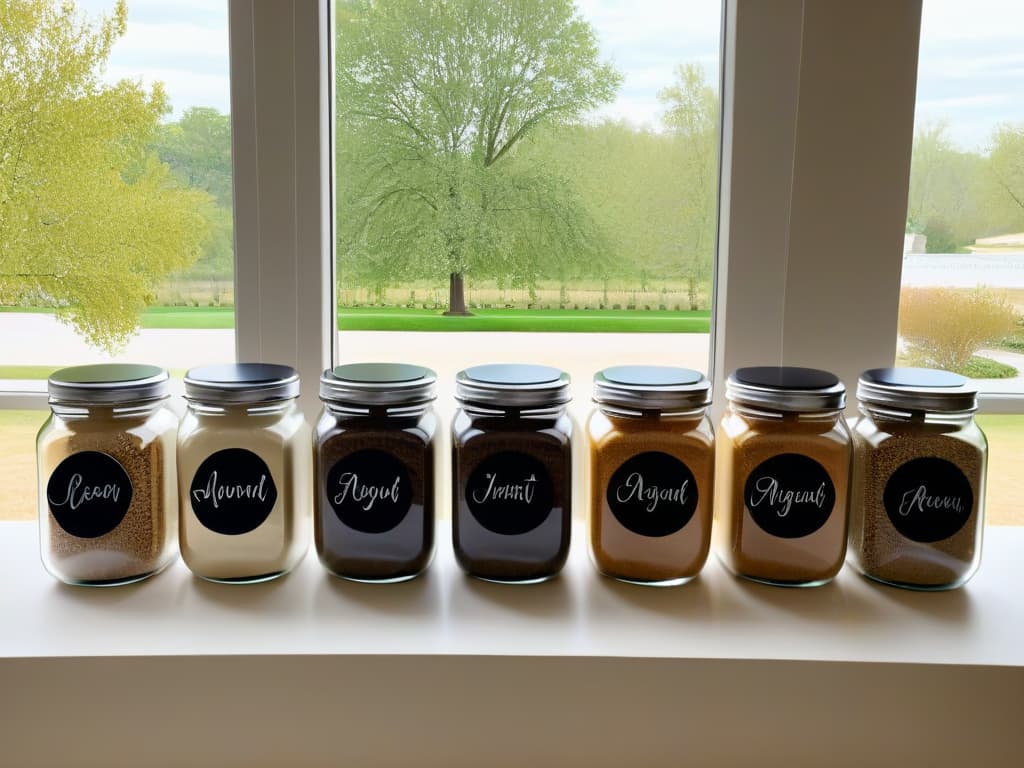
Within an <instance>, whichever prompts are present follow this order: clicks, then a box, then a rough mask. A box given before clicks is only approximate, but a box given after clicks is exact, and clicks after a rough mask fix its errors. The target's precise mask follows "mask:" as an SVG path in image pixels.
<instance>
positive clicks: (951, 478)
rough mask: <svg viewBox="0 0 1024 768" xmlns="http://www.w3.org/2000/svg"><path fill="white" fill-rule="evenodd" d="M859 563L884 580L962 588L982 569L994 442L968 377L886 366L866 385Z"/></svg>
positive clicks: (855, 499) (859, 437) (859, 454)
mask: <svg viewBox="0 0 1024 768" xmlns="http://www.w3.org/2000/svg"><path fill="white" fill-rule="evenodd" d="M857 399H858V401H859V403H860V412H861V414H862V416H861V418H860V419H858V420H857V423H856V425H855V426H854V430H853V445H854V454H853V456H854V458H853V474H852V477H851V480H850V483H851V486H850V556H851V560H852V561H853V563H854V565H856V566H857V568H858V569H859V570H860V571H861V572H862V573H863V574H864V575H866V576H869V577H870V578H872V579H875V580H876V581H881V582H884V583H886V584H891V585H894V586H899V587H908V588H910V589H922V590H938V589H952V588H954V587H959V586H961V585H962V584H964V583H966V582H967V580H968V579H970V578H971V576H973V575H974V573H975V571H977V569H978V565H979V564H980V562H981V538H982V531H983V529H984V522H985V467H986V462H987V458H988V443H987V442H986V440H985V435H984V433H983V432H982V431H981V428H980V427H978V425H977V423H976V422H975V420H974V411H975V409H976V408H977V390H976V389H975V388H974V387H972V386H970V385H969V384H968V382H967V379H965V378H964V377H962V376H958V375H956V374H954V373H948V372H946V371H936V370H929V369H924V368H877V369H874V370H870V371H865V372H864V373H863V374H861V377H860V381H859V382H858V383H857Z"/></svg>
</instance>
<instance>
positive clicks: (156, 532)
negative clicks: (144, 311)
mask: <svg viewBox="0 0 1024 768" xmlns="http://www.w3.org/2000/svg"><path fill="white" fill-rule="evenodd" d="M48 390H49V401H50V409H51V414H50V416H49V418H48V419H47V420H46V422H45V423H44V424H43V426H42V428H41V429H40V430H39V435H38V437H37V439H36V450H37V459H38V467H39V528H40V537H39V538H40V544H41V548H42V558H43V565H44V566H46V570H48V571H49V572H50V573H51V574H53V575H54V576H56V577H57V578H58V579H60V580H61V581H64V582H66V583H68V584H81V585H90V586H111V585H115V584H128V583H131V582H133V581H140V580H142V579H145V578H147V577H149V576H152V575H153V574H155V573H158V572H160V571H161V570H163V569H164V568H166V567H167V566H168V565H169V564H170V563H171V562H172V561H173V560H174V557H175V555H176V554H177V546H176V544H177V532H178V527H177V526H178V519H177V514H178V501H177V487H176V485H175V482H174V434H175V430H176V429H177V426H178V418H177V416H175V414H174V412H173V411H172V410H171V409H170V408H169V407H168V406H167V402H168V397H169V395H168V375H167V371H165V370H164V369H163V368H159V367H157V366H154V365H112V364H105V365H83V366H77V367H74V368H64V369H63V370H59V371H57V372H56V373H54V374H53V375H52V376H50V379H49V382H48Z"/></svg>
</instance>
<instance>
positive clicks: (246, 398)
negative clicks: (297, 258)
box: [178, 363, 311, 584]
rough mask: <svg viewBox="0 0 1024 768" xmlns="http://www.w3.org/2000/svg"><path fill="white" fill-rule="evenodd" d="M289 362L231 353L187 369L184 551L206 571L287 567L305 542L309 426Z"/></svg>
mask: <svg viewBox="0 0 1024 768" xmlns="http://www.w3.org/2000/svg"><path fill="white" fill-rule="evenodd" d="M298 396H299V375H298V373H296V371H295V369H294V368H291V367H289V366H287V365H268V364H264V363H232V364H228V365H209V366H202V367H200V368H193V369H192V370H190V371H189V372H188V374H187V375H186V376H185V399H186V401H187V403H188V410H187V411H186V413H185V416H184V418H183V419H182V421H181V427H180V428H179V430H178V491H179V498H180V500H181V501H180V503H181V523H180V534H181V556H182V559H183V560H184V561H185V564H186V565H187V566H188V567H189V568H190V569H192V572H193V573H195V574H196V575H197V576H200V577H202V578H204V579H207V580H209V581H221V582H228V583H242V584H244V583H249V582H257V581H266V580H268V579H273V578H276V577H278V576H280V575H282V574H284V573H287V572H288V571H290V570H291V569H292V568H294V567H295V566H296V565H298V563H299V562H300V561H301V560H302V558H303V556H304V555H305V554H306V549H307V548H308V546H309V525H310V522H309V521H310V509H311V501H310V481H311V477H310V475H311V469H310V456H309V427H308V425H307V424H306V420H305V419H304V418H303V415H302V411H300V410H299V407H298V399H297V398H298Z"/></svg>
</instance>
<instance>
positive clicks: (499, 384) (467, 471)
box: [452, 364, 572, 583]
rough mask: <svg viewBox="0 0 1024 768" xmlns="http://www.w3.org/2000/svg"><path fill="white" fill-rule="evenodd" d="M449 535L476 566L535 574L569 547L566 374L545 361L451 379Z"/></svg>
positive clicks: (467, 565)
mask: <svg viewBox="0 0 1024 768" xmlns="http://www.w3.org/2000/svg"><path fill="white" fill-rule="evenodd" d="M455 397H456V399H457V400H458V401H459V405H460V407H459V409H458V410H457V411H456V413H455V418H454V420H453V422H452V484H453V487H452V539H453V543H454V547H455V558H456V560H457V561H458V563H459V565H460V566H462V568H463V569H464V570H465V571H466V572H467V573H469V574H470V575H471V576H476V577H478V578H481V579H486V580H490V581H500V582H516V583H530V582H537V581H544V580H545V579H549V578H551V577H552V576H554V575H556V574H557V573H558V572H559V571H560V570H561V569H562V566H563V565H565V560H566V558H567V557H568V554H569V535H570V526H571V515H572V421H571V419H570V418H569V415H568V414H567V413H566V411H565V407H566V404H567V403H568V402H569V398H570V395H569V375H568V374H567V373H563V372H562V371H560V370H558V369H557V368H550V367H548V366H544V365H521V364H511V365H478V366H476V367H474V368H467V369H466V370H464V371H460V372H459V374H458V375H457V376H456V379H455Z"/></svg>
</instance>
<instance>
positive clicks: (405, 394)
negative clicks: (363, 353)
mask: <svg viewBox="0 0 1024 768" xmlns="http://www.w3.org/2000/svg"><path fill="white" fill-rule="evenodd" d="M436 382H437V374H436V373H434V372H433V371H432V370H430V369H429V368H424V367H423V366H421V365H408V364H406V363H350V364H348V365H339V366H337V367H335V368H333V369H330V370H326V371H324V373H323V375H322V376H321V377H320V399H321V400H323V401H324V402H325V403H337V404H339V405H357V406H373V405H384V406H389V405H390V406H401V405H418V404H422V403H429V402H431V401H432V400H434V399H435V398H436V397H437V393H436V387H435V383H436Z"/></svg>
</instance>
